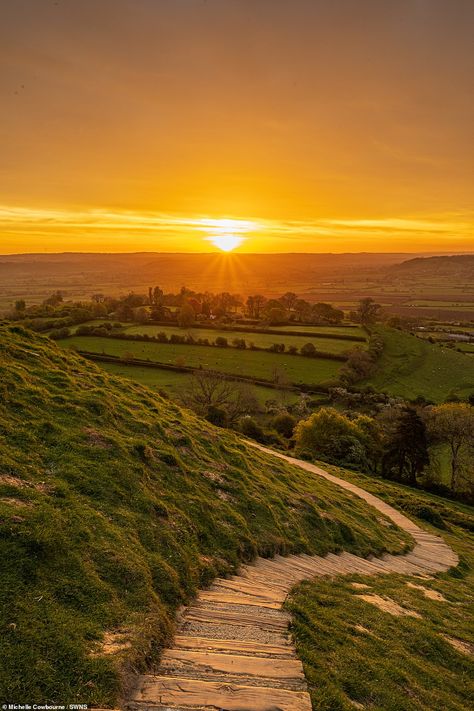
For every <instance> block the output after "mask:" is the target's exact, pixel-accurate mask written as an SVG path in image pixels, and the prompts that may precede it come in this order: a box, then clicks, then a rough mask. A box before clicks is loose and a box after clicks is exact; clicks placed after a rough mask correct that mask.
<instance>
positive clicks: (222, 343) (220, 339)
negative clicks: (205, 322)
mask: <svg viewBox="0 0 474 711" xmlns="http://www.w3.org/2000/svg"><path fill="white" fill-rule="evenodd" d="M215 344H216V346H217V347H218V348H227V346H228V345H229V342H228V340H227V338H224V336H217V338H216V340H215Z"/></svg>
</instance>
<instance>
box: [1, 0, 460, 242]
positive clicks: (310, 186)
mask: <svg viewBox="0 0 474 711" xmlns="http://www.w3.org/2000/svg"><path fill="white" fill-rule="evenodd" d="M473 20H474V4H473V3H472V2H471V1H470V0H399V1H398V2H388V1H386V2H381V1H380V0H333V1H331V2H330V1H329V0H326V1H324V2H323V1H320V0H292V1H291V2H290V1H289V0H288V1H282V0H258V1H257V2H255V0H207V1H206V0H204V1H203V0H200V1H198V0H101V1H100V2H97V1H96V0H81V1H73V0H15V2H12V3H6V2H4V3H2V5H1V8H0V56H1V61H2V66H3V69H2V75H1V78H0V91H1V94H2V114H1V116H0V150H1V155H2V161H1V166H0V180H1V186H2V187H1V195H0V203H1V204H0V253H4V254H5V253H17V252H19V253H21V252H43V251H44V252H55V251H100V252H104V251H117V252H124V251H138V250H153V251H174V252H175V251H186V252H189V251H191V252H192V251H196V252H199V251H212V250H216V249H219V248H222V249H233V248H235V249H237V250H238V251H244V252H245V251H246V252H308V251H314V252H342V251H353V252H354V251H377V252H381V251H387V252H395V251H400V252H402V251H403V252H410V251H416V252H420V251H430V252H433V251H441V252H443V251H446V252H450V251H451V252H453V251H469V250H472V244H473V243H472V225H473V223H474V219H473V211H472V202H471V196H472V193H473V185H472V183H473V180H472V158H473V156H472V138H471V126H472V125H473V104H474V101H473V96H472V90H471V89H472V86H471V82H472V71H473V53H472V44H471V40H472V30H473V25H474V22H473Z"/></svg>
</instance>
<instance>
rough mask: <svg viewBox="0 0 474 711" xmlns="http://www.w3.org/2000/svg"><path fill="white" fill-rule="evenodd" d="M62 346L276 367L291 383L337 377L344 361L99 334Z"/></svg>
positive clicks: (240, 369) (255, 372) (269, 373)
mask: <svg viewBox="0 0 474 711" xmlns="http://www.w3.org/2000/svg"><path fill="white" fill-rule="evenodd" d="M60 343H61V345H62V346H65V347H68V346H74V347H75V348H77V349H79V350H87V351H92V352H97V353H102V352H105V353H109V354H111V355H118V356H122V355H124V354H125V353H133V355H134V356H135V357H136V358H145V359H146V358H148V359H149V360H154V361H157V362H161V363H171V364H174V363H175V362H176V359H177V358H182V359H183V360H184V363H185V365H189V366H193V367H199V366H200V365H202V367H203V368H210V369H212V370H220V371H222V372H225V373H235V374H241V375H252V376H253V377H255V378H266V379H267V380H271V379H272V378H273V373H274V371H275V369H276V370H278V371H279V372H283V373H285V375H286V377H287V378H288V379H289V380H290V381H291V382H292V383H296V384H298V383H306V384H310V385H311V384H318V383H322V382H324V381H327V380H329V379H331V378H335V377H336V376H337V373H338V371H339V369H340V367H341V365H342V363H341V362H338V361H334V360H327V359H325V358H303V357H302V356H291V355H285V354H278V353H266V352H261V351H249V350H246V351H241V350H237V349H236V348H214V347H206V346H187V345H183V344H168V343H164V344H163V343H146V342H141V341H124V340H120V339H115V338H101V337H100V336H72V337H71V338H66V339H64V340H62V341H60Z"/></svg>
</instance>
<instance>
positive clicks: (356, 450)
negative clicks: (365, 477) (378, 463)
mask: <svg viewBox="0 0 474 711" xmlns="http://www.w3.org/2000/svg"><path fill="white" fill-rule="evenodd" d="M365 441H366V433H365V432H364V431H363V430H362V429H361V428H360V427H358V426H357V424H356V423H354V422H352V420H349V418H348V417H345V416H344V415H341V414H340V413H339V412H337V410H334V409H333V408H330V407H322V408H320V409H319V410H318V411H317V412H314V413H313V414H312V415H311V416H310V417H308V419H306V420H301V421H300V422H298V424H297V425H296V428H295V442H296V449H297V450H298V451H300V452H306V453H308V454H310V455H311V456H313V457H316V458H320V459H324V460H325V461H329V462H332V463H335V464H345V465H347V466H353V467H357V468H360V469H363V470H367V469H368V468H369V461H368V457H367V453H366V449H365V446H364V444H365Z"/></svg>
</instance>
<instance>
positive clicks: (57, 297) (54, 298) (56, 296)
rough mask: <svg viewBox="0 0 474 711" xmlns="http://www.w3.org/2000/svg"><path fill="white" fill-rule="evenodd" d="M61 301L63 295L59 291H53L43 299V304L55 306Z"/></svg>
mask: <svg viewBox="0 0 474 711" xmlns="http://www.w3.org/2000/svg"><path fill="white" fill-rule="evenodd" d="M62 302H63V295H62V294H61V292H60V291H55V292H54V293H53V294H51V296H48V298H47V299H45V300H44V301H43V304H44V305H45V306H57V305H58V304H61V303H62Z"/></svg>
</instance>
